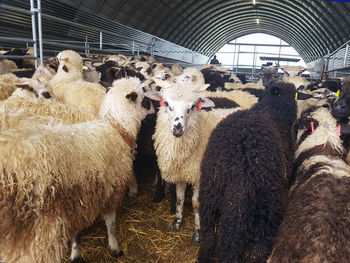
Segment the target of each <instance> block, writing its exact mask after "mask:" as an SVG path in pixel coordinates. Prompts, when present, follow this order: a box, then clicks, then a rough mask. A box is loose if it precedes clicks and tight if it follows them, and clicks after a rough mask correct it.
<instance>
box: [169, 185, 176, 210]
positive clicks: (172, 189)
mask: <svg viewBox="0 0 350 263" xmlns="http://www.w3.org/2000/svg"><path fill="white" fill-rule="evenodd" d="M169 193H170V213H171V214H175V213H176V185H175V184H171V183H169Z"/></svg>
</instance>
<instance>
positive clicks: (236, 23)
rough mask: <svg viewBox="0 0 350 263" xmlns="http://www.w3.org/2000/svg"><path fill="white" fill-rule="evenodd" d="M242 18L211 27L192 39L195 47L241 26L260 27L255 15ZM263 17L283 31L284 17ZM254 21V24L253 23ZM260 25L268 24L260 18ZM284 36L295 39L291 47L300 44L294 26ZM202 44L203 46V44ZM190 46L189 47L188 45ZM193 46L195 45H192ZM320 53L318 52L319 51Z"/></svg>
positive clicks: (313, 39) (269, 15)
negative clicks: (202, 34) (256, 22)
mask: <svg viewBox="0 0 350 263" xmlns="http://www.w3.org/2000/svg"><path fill="white" fill-rule="evenodd" d="M244 17H245V18H246V19H244V20H242V21H241V17H239V18H237V17H236V16H234V15H233V18H232V20H229V19H228V17H226V19H224V20H223V23H224V24H223V25H221V26H216V27H212V28H210V29H207V31H206V33H205V35H204V36H202V37H201V39H200V40H199V39H198V38H194V39H193V41H196V40H197V39H198V40H197V41H198V42H197V44H196V46H197V47H198V48H203V47H204V46H205V44H206V45H209V43H210V42H212V41H216V40H217V38H218V35H222V34H224V33H226V32H227V31H229V32H232V31H233V32H234V30H236V31H238V32H239V31H240V28H239V26H242V25H252V26H255V27H256V28H257V29H259V28H260V27H261V24H260V25H256V24H255V18H256V16H255V15H252V14H251V13H250V12H248V13H246V14H244ZM265 17H268V18H270V19H271V21H272V22H271V23H270V24H271V25H273V24H276V22H278V23H279V24H278V25H279V28H281V29H283V28H282V27H281V26H280V25H281V23H283V22H284V21H285V17H283V16H282V15H281V16H279V15H272V14H269V13H267V14H266V16H265ZM253 21H254V22H253ZM261 23H264V24H265V25H266V26H265V27H267V26H268V24H266V23H265V19H263V17H261ZM216 32H220V33H216ZM213 34H215V39H213V38H212V37H211V36H212V35H213ZM285 34H290V35H291V37H293V38H295V40H294V41H291V45H297V44H302V43H303V40H302V39H301V35H300V34H299V32H298V31H297V27H296V26H294V25H291V27H290V28H289V31H288V32H285ZM311 38H312V39H311V41H315V42H316V43H318V42H319V40H318V39H315V37H311ZM203 43H204V44H203ZM190 46H191V45H190ZM193 46H195V45H193ZM318 49H319V47H317V48H316V50H318ZM319 52H320V50H319Z"/></svg>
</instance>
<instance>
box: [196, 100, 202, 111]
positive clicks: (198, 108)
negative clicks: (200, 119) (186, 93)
mask: <svg viewBox="0 0 350 263" xmlns="http://www.w3.org/2000/svg"><path fill="white" fill-rule="evenodd" d="M201 109H202V104H201V102H200V101H198V102H197V110H201Z"/></svg>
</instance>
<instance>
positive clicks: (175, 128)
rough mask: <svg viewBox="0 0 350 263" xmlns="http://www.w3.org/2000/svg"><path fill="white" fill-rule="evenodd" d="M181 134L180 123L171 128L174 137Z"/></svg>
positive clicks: (182, 131)
mask: <svg viewBox="0 0 350 263" xmlns="http://www.w3.org/2000/svg"><path fill="white" fill-rule="evenodd" d="M183 133H184V130H183V128H182V125H181V123H178V124H176V125H174V128H173V135H174V136H176V137H180V136H181V135H182V134H183Z"/></svg>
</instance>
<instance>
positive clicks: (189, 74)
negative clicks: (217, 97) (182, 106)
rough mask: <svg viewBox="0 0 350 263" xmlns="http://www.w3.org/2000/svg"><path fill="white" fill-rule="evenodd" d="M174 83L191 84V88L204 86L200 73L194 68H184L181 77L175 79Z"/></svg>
mask: <svg viewBox="0 0 350 263" xmlns="http://www.w3.org/2000/svg"><path fill="white" fill-rule="evenodd" d="M175 82H176V83H178V84H185V83H191V86H192V87H201V86H203V85H204V84H205V80H204V76H203V74H202V72H201V71H200V70H199V69H197V68H194V67H188V68H185V69H184V71H183V73H182V74H181V75H179V76H177V77H175Z"/></svg>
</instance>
